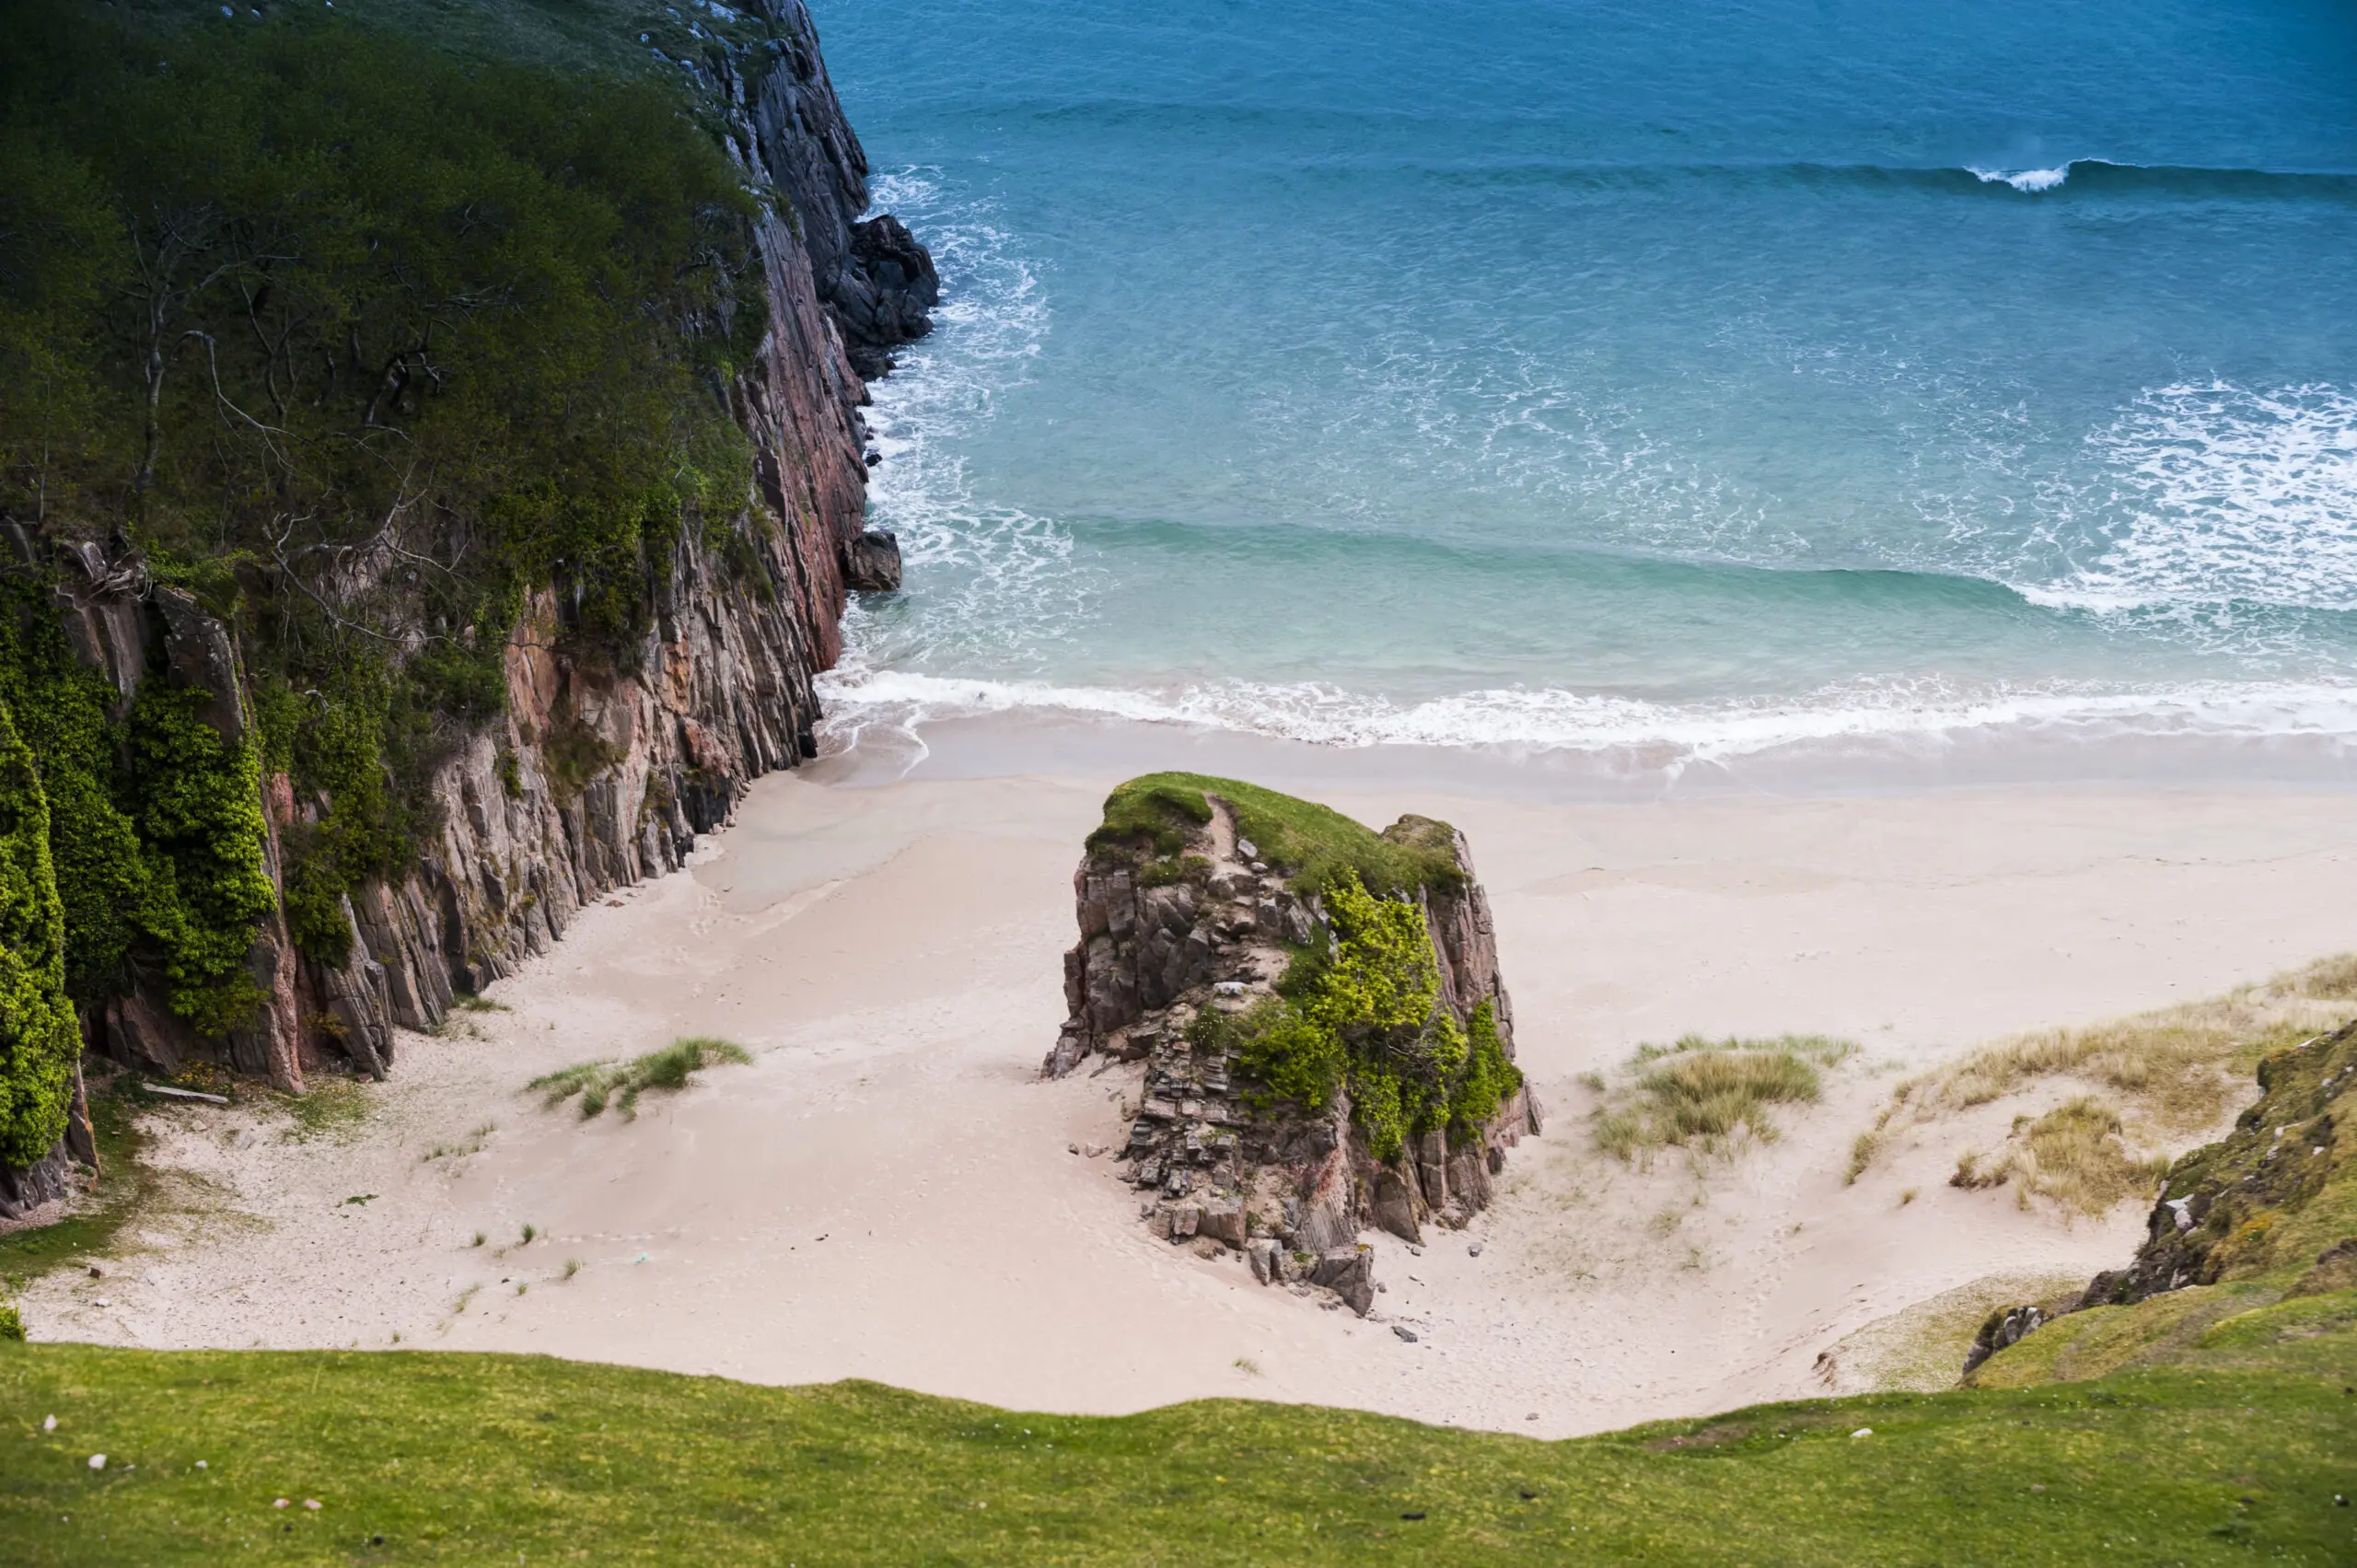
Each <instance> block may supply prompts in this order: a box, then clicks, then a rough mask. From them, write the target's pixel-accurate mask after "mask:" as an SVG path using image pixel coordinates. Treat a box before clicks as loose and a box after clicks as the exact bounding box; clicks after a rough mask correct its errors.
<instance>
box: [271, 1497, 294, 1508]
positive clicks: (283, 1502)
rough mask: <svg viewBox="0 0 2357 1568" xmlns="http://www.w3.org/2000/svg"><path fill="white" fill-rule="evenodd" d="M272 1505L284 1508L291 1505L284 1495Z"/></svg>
mask: <svg viewBox="0 0 2357 1568" xmlns="http://www.w3.org/2000/svg"><path fill="white" fill-rule="evenodd" d="M271 1506H272V1507H273V1508H284V1507H288V1506H290V1504H288V1503H287V1501H286V1499H284V1497H282V1498H280V1499H279V1500H278V1501H277V1502H275V1503H273V1504H271Z"/></svg>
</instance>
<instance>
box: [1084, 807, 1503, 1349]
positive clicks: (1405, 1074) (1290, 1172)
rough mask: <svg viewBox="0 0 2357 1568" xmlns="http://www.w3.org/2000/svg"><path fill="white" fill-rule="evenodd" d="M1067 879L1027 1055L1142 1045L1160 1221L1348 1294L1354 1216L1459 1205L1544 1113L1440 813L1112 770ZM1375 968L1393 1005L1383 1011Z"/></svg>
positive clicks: (1268, 1277)
mask: <svg viewBox="0 0 2357 1568" xmlns="http://www.w3.org/2000/svg"><path fill="white" fill-rule="evenodd" d="M1256 834H1257V835H1259V837H1260V839H1262V840H1267V841H1269V842H1265V843H1264V842H1256V839H1255V835H1256ZM1371 883H1372V884H1375V885H1377V886H1380V887H1381V888H1382V890H1383V892H1384V894H1385V895H1387V896H1385V897H1383V898H1380V899H1378V898H1375V897H1372V896H1371V895H1370V894H1369V893H1368V892H1367V891H1366V889H1367V886H1368V885H1369V884H1371ZM1074 897H1075V902H1076V906H1077V911H1076V912H1077V916H1078V921H1079V927H1080V936H1079V940H1078V941H1077V942H1076V943H1075V944H1074V947H1072V949H1071V950H1070V951H1069V952H1068V953H1067V954H1066V955H1065V957H1064V995H1065V1002H1066V1005H1067V1006H1068V1008H1069V1010H1070V1014H1071V1016H1070V1017H1069V1019H1068V1020H1067V1022H1066V1023H1065V1024H1064V1026H1063V1029H1062V1034H1061V1036H1060V1038H1059V1039H1058V1040H1057V1043H1056V1046H1055V1049H1054V1050H1053V1051H1051V1052H1050V1053H1049V1056H1048V1059H1047V1061H1046V1063H1045V1064H1044V1066H1043V1072H1044V1073H1045V1074H1046V1075H1048V1076H1051V1077H1058V1076H1062V1075H1063V1074H1068V1073H1071V1072H1073V1071H1074V1070H1075V1069H1077V1068H1078V1067H1080V1066H1081V1065H1082V1064H1083V1063H1085V1062H1086V1061H1087V1060H1088V1059H1089V1058H1090V1057H1092V1056H1099V1057H1102V1058H1104V1059H1105V1062H1104V1064H1103V1065H1101V1066H1100V1067H1099V1068H1098V1069H1097V1071H1099V1072H1103V1071H1107V1070H1109V1069H1110V1068H1111V1067H1112V1066H1114V1065H1115V1064H1118V1063H1134V1064H1138V1066H1139V1068H1140V1069H1141V1070H1140V1075H1139V1080H1138V1085H1137V1089H1136V1093H1135V1095H1134V1097H1133V1098H1132V1099H1131V1100H1130V1102H1129V1104H1128V1106H1127V1108H1126V1109H1127V1113H1128V1115H1129V1118H1130V1120H1129V1123H1128V1125H1127V1126H1126V1127H1125V1128H1124V1129H1122V1131H1121V1132H1120V1148H1119V1150H1118V1154H1119V1157H1120V1158H1121V1159H1122V1160H1124V1161H1125V1162H1126V1164H1127V1170H1128V1175H1129V1178H1130V1179H1131V1181H1132V1183H1133V1184H1134V1185H1135V1186H1136V1188H1137V1189H1138V1191H1139V1193H1140V1195H1141V1200H1142V1202H1141V1217H1142V1218H1143V1219H1144V1221H1145V1222H1146V1223H1147V1224H1148V1225H1151V1227H1152V1228H1153V1229H1154V1231H1155V1234H1156V1235H1157V1236H1161V1237H1166V1238H1167V1239H1168V1240H1170V1241H1172V1242H1173V1243H1174V1244H1183V1243H1186V1242H1189V1241H1190V1240H1192V1241H1195V1242H1196V1243H1198V1244H1199V1245H1220V1246H1225V1247H1229V1248H1234V1249H1243V1250H1245V1251H1246V1252H1247V1253H1248V1255H1249V1257H1250V1260H1251V1264H1252V1269H1253V1272H1254V1276H1255V1277H1256V1278H1257V1279H1259V1280H1260V1281H1261V1282H1262V1283H1286V1284H1295V1285H1299V1286H1302V1287H1303V1288H1305V1289H1306V1288H1311V1287H1318V1288H1323V1289H1326V1290H1329V1291H1331V1292H1332V1293H1334V1295H1337V1296H1339V1297H1340V1298H1341V1300H1342V1301H1343V1302H1344V1303H1346V1304H1347V1305H1349V1306H1350V1307H1352V1308H1353V1310H1355V1311H1357V1312H1359V1313H1360V1314H1362V1315H1364V1313H1365V1312H1366V1311H1367V1309H1368V1307H1370V1306H1371V1305H1372V1303H1373V1299H1374V1277H1373V1272H1372V1263H1371V1259H1370V1256H1369V1253H1368V1252H1367V1250H1366V1249H1364V1248H1363V1247H1362V1246H1361V1245H1360V1243H1359V1236H1360V1233H1361V1232H1362V1231H1363V1230H1364V1229H1366V1228H1368V1227H1369V1226H1374V1227H1377V1228H1381V1229H1384V1230H1387V1231H1390V1232H1391V1233H1393V1234H1394V1235H1397V1236H1399V1237H1403V1238H1405V1239H1407V1240H1409V1241H1411V1242H1421V1241H1422V1239H1423V1227H1424V1226H1425V1225H1444V1226H1449V1227H1459V1226H1462V1225H1464V1224H1465V1223H1466V1221H1467V1220H1468V1219H1469V1217H1470V1216H1471V1215H1472V1214H1475V1213H1477V1212H1479V1211H1480V1209H1482V1208H1483V1207H1485V1206H1486V1205H1487V1204H1488V1202H1489V1201H1490V1197H1491V1191H1492V1189H1491V1182H1492V1177H1494V1176H1495V1175H1497V1174H1498V1173H1499V1172H1500V1171H1501V1170H1502V1169H1503V1168H1504V1161H1505V1151H1506V1150H1507V1149H1508V1148H1510V1147H1512V1146H1513V1145H1514V1144H1516V1143H1518V1142H1519V1141H1520V1140H1521V1137H1522V1135H1523V1134H1524V1133H1525V1132H1537V1131H1538V1129H1539V1109H1538V1103H1537V1100H1536V1099H1535V1098H1534V1097H1533V1096H1532V1095H1531V1094H1530V1092H1529V1090H1528V1089H1527V1086H1524V1085H1523V1083H1522V1081H1521V1075H1520V1074H1519V1073H1518V1072H1517V1071H1515V1069H1514V1068H1513V1067H1512V1065H1511V1063H1512V1059H1513V1053H1514V1014H1513V1006H1512V1003H1511V1002H1510V1000H1509V998H1508V996H1507V993H1506V988H1505V983H1504V979H1503V978H1502V977H1501V976H1500V974H1499V972H1498V959H1497V947H1496V941H1495V934H1494V929H1493V926H1492V921H1491V917H1490V908H1489V900H1488V899H1487V898H1486V897H1485V896H1484V894H1483V893H1482V890H1481V887H1480V882H1479V881H1478V880H1476V879H1475V877H1474V874H1473V863H1472V856H1471V853H1470V850H1469V846H1468V845H1467V843H1466V842H1465V839H1464V836H1463V835H1462V834H1461V833H1458V832H1457V831H1456V830H1454V829H1452V828H1449V827H1447V826H1446V824H1443V823H1439V822H1434V821H1432V820H1430V819H1425V818H1421V817H1403V818H1401V819H1399V822H1397V823H1395V824H1394V825H1393V826H1392V827H1391V828H1389V829H1388V830H1386V831H1385V832H1384V833H1383V834H1381V835H1376V834H1372V833H1369V832H1368V831H1367V830H1365V829H1364V828H1361V827H1359V826H1358V824H1356V823H1353V822H1349V821H1348V820H1347V819H1342V818H1341V817H1339V816H1338V815H1336V814H1334V813H1331V812H1328V811H1326V810H1325V809H1324V808H1323V807H1312V806H1310V805H1309V804H1308V803H1306V802H1299V801H1292V800H1289V799H1288V798H1287V797H1284V796H1276V795H1274V794H1273V793H1272V792H1269V791H1265V790H1260V789H1258V788H1256V787H1254V786H1252V785H1249V784H1241V783H1239V782H1237V781H1234V780H1218V779H1202V780H1199V779H1196V778H1194V777H1193V776H1191V775H1183V774H1172V775H1153V776H1149V777H1148V778H1146V779H1142V780H1135V781H1132V783H1131V784H1125V785H1123V786H1122V789H1121V790H1120V791H1116V792H1115V795H1114V797H1113V799H1112V800H1111V801H1110V802H1109V809H1108V820H1107V825H1106V826H1105V827H1104V828H1102V829H1100V830H1098V832H1097V834H1096V835H1094V836H1093V837H1092V839H1091V841H1090V845H1089V849H1088V852H1087V854H1086V856H1085V857H1084V858H1083V860H1082V861H1081V864H1080V867H1079V870H1078V871H1077V872H1076V873H1075V875H1074ZM1387 917H1396V918H1387ZM1386 925H1387V926H1388V927H1389V930H1388V932H1386V931H1384V930H1382V929H1380V928H1381V927H1383V926H1386ZM1387 935H1388V936H1390V937H1392V938H1394V940H1391V941H1389V942H1386V941H1385V940H1384V938H1385V937H1386V936H1387ZM1403 935H1404V939H1399V938H1401V937H1402V936H1403ZM1368 956H1373V957H1374V961H1373V962H1371V963H1364V962H1362V959H1363V958H1366V957H1368ZM1370 991H1372V992H1378V993H1387V994H1389V995H1392V996H1396V997H1402V998H1405V999H1406V1002H1405V1005H1400V1006H1397V1007H1394V1008H1393V1009H1392V1011H1391V1013H1390V1015H1389V1016H1384V1015H1383V1004H1382V1003H1381V1002H1379V1001H1378V1002H1375V1003H1369V1002H1366V1001H1364V997H1365V996H1366V995H1367V994H1368V993H1369V992H1370Z"/></svg>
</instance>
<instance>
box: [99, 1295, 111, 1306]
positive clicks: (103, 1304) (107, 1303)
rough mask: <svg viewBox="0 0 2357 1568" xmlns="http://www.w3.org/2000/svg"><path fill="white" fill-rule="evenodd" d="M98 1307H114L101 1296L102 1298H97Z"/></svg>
mask: <svg viewBox="0 0 2357 1568" xmlns="http://www.w3.org/2000/svg"><path fill="white" fill-rule="evenodd" d="M113 1305H114V1303H113V1302H111V1301H109V1300H108V1299H107V1298H106V1297H105V1296H103V1295H102V1296H100V1297H99V1306H100V1307H112V1306H113Z"/></svg>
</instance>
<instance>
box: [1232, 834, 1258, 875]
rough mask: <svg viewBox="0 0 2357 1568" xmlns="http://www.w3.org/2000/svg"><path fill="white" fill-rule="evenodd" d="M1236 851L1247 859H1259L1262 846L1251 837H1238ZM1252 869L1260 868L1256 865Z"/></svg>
mask: <svg viewBox="0 0 2357 1568" xmlns="http://www.w3.org/2000/svg"><path fill="white" fill-rule="evenodd" d="M1236 853H1237V854H1240V855H1242V856H1243V857H1244V858H1245V859H1247V860H1258V859H1260V845H1259V844H1256V843H1254V842H1252V841H1251V840H1250V839H1238V840H1237V841H1236ZM1252 869H1253V870H1255V871H1258V870H1260V867H1259V866H1257V865H1256V866H1254V867H1253V868H1252Z"/></svg>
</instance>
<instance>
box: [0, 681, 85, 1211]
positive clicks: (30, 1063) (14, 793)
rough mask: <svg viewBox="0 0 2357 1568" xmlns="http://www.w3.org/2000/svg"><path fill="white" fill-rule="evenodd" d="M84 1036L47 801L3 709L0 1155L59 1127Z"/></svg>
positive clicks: (43, 1143) (26, 1152) (19, 1158)
mask: <svg viewBox="0 0 2357 1568" xmlns="http://www.w3.org/2000/svg"><path fill="white" fill-rule="evenodd" d="M81 1049H82V1035H81V1031H80V1029H79V1028H76V1027H75V1022H74V1007H73V1004H72V1003H70V1002H68V1001H67V1000H66V996H65V914H64V910H63V909H62V908H61V907H60V906H59V904H58V901H57V879H56V877H55V876H54V875H53V874H52V871H51V870H50V861H49V802H48V799H47V798H46V797H45V796H43V795H42V794H41V776H40V774H39V773H38V772H35V771H34V768H33V756H32V752H31V751H30V750H29V749H27V747H26V746H25V743H24V741H23V740H22V739H20V738H18V737H17V728H16V726H15V725H14V724H13V723H11V722H10V720H9V716H8V710H7V709H6V707H5V706H0V1161H6V1163H8V1164H10V1165H18V1166H22V1165H29V1164H31V1163H32V1162H33V1161H34V1160H37V1159H39V1158H41V1156H43V1155H45V1154H47V1153H48V1152H49V1149H50V1145H51V1144H54V1143H56V1142H57V1140H58V1137H59V1135H60V1134H62V1133H63V1132H64V1131H65V1116H66V1108H67V1106H68V1105H69V1104H70V1103H71V1101H72V1099H73V1096H74V1059H75V1056H77V1055H78V1054H80V1052H81Z"/></svg>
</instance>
